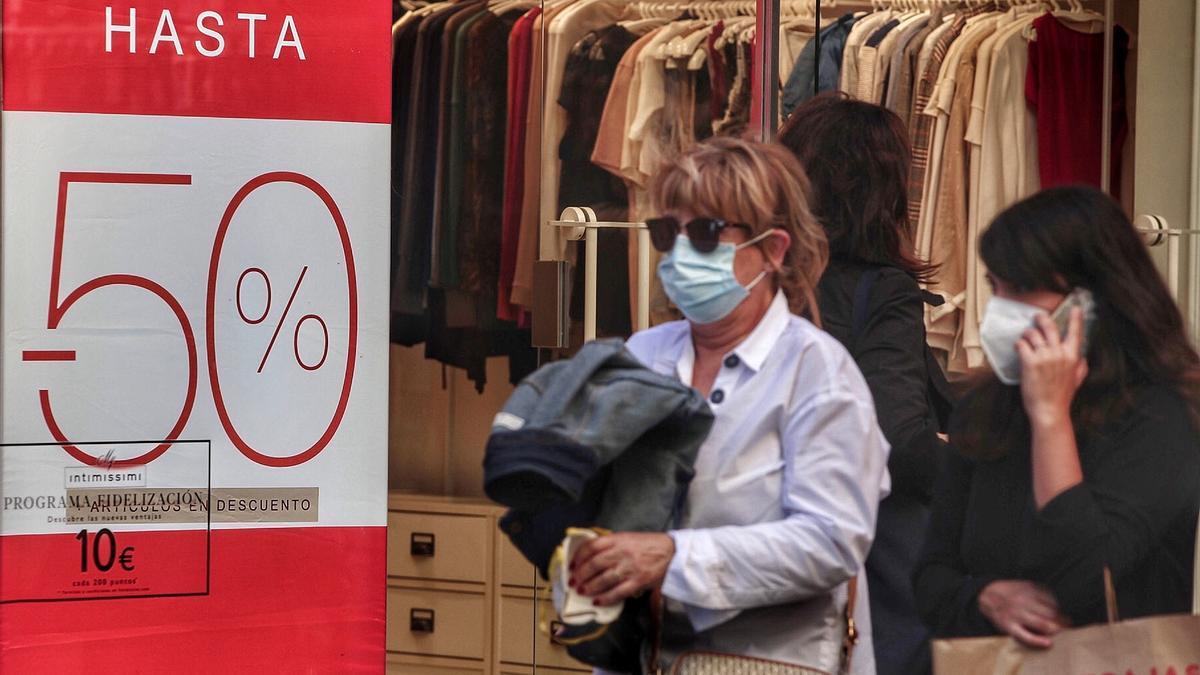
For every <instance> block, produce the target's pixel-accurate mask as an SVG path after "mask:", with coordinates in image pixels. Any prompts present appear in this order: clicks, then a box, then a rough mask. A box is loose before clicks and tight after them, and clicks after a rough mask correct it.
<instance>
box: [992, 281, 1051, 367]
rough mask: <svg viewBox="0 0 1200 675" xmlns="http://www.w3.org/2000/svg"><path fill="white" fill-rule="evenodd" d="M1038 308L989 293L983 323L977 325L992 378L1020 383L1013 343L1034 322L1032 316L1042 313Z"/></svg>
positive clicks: (1015, 343) (1015, 347)
mask: <svg viewBox="0 0 1200 675" xmlns="http://www.w3.org/2000/svg"><path fill="white" fill-rule="evenodd" d="M1042 311H1043V310H1042V308H1041V307H1035V306H1034V305H1027V304H1025V303H1023V302H1017V301H1016V300H1009V299H1008V298H1001V297H998V296H992V298H991V299H990V300H988V304H987V308H986V309H984V311H983V323H981V324H980V325H979V341H980V342H981V343H982V344H983V353H984V354H986V355H987V360H988V363H990V364H992V370H994V371H996V377H998V378H1000V381H1001V382H1003V383H1004V384H1007V385H1014V384H1019V383H1020V382H1021V357H1020V356H1019V355H1018V354H1017V342H1019V341H1020V340H1021V336H1022V335H1024V334H1025V331H1027V330H1029V329H1030V328H1032V327H1033V325H1034V319H1036V318H1037V315H1038V314H1041V313H1042Z"/></svg>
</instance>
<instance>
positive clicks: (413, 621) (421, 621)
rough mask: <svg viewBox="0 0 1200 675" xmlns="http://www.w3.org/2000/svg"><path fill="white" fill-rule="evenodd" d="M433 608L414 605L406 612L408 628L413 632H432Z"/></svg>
mask: <svg viewBox="0 0 1200 675" xmlns="http://www.w3.org/2000/svg"><path fill="white" fill-rule="evenodd" d="M433 618H434V614H433V610H432V609H421V608H419V607H414V608H413V609H412V611H410V612H409V613H408V629H409V630H410V631H412V632H414V633H432V632H433Z"/></svg>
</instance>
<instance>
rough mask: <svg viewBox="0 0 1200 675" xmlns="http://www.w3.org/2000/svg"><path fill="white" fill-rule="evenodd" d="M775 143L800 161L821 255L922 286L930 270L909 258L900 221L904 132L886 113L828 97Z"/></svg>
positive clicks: (796, 116) (904, 216)
mask: <svg viewBox="0 0 1200 675" xmlns="http://www.w3.org/2000/svg"><path fill="white" fill-rule="evenodd" d="M778 140H779V142H780V143H782V144H783V145H784V146H786V147H787V148H788V149H789V150H791V151H792V152H793V153H795V154H796V156H797V157H799V158H800V163H801V164H803V165H804V171H805V172H806V173H807V174H808V178H809V181H810V182H811V183H812V197H813V199H812V202H811V207H812V211H813V214H814V215H815V216H816V217H817V220H819V221H821V225H823V226H824V227H825V232H826V235H827V236H828V237H829V252H830V253H831V254H832V255H834V256H839V257H842V258H846V259H849V260H854V261H858V262H866V263H871V264H875V265H889V266H892V267H898V268H900V269H902V270H904V271H905V272H907V273H908V274H909V275H910V276H912V277H913V278H914V279H917V280H920V281H928V280H929V279H930V278H931V277H932V276H933V274H934V272H935V271H936V267H935V266H933V265H931V264H929V263H927V262H922V261H921V260H918V259H917V257H916V256H915V255H914V253H913V251H915V247H914V245H913V240H914V232H913V228H914V226H913V223H911V222H910V221H909V219H908V185H907V177H908V164H909V149H908V131H907V129H905V126H904V122H902V121H901V120H900V118H899V117H898V116H896V114H895V113H893V112H892V111H890V110H888V109H886V108H882V107H880V106H877V105H872V104H870V103H863V102H862V101H855V100H851V99H850V98H849V97H847V96H846V95H844V94H841V93H837V92H830V93H825V94H821V95H819V96H816V97H814V98H811V99H809V100H808V101H806V102H805V103H804V104H803V105H801V106H800V107H799V108H796V110H795V111H794V112H793V113H792V114H791V116H790V117H788V119H787V122H786V123H784V125H783V128H782V129H781V130H780V131H779V137H778Z"/></svg>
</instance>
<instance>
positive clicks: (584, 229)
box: [547, 206, 653, 342]
mask: <svg viewBox="0 0 1200 675" xmlns="http://www.w3.org/2000/svg"><path fill="white" fill-rule="evenodd" d="M547 225H549V226H550V227H551V228H553V230H552V232H553V236H555V237H556V238H557V239H558V240H559V241H561V242H563V243H564V245H565V242H567V241H580V240H583V242H584V257H583V260H584V262H583V279H584V281H583V340H584V342H590V341H592V340H595V339H596V266H597V265H598V264H599V261H598V259H597V249H598V248H599V240H600V230H603V229H615V230H634V231H635V232H636V233H637V261H638V273H637V300H638V302H637V322H636V325H635V326H634V330H635V331H641V330H646V329H647V328H649V327H650V275H651V274H652V273H653V270H651V269H650V230H649V229H647V228H646V224H645V223H623V222H613V221H601V220H597V219H596V212H595V211H593V210H592V209H590V208H587V207H577V206H572V207H568V208H567V209H566V210H564V211H563V212H562V215H561V216H559V219H558V220H552V221H550V222H549V223H547Z"/></svg>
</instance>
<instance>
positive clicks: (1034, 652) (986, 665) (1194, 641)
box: [933, 614, 1200, 675]
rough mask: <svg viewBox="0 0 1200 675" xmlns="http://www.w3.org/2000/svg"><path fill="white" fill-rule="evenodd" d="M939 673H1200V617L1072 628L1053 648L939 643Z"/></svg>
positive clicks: (1001, 641) (976, 641) (1002, 640)
mask: <svg viewBox="0 0 1200 675" xmlns="http://www.w3.org/2000/svg"><path fill="white" fill-rule="evenodd" d="M933 671H934V673H936V674H937V675H1200V616H1192V615H1190V614H1179V615H1170V616H1156V617H1148V618H1144V619H1134V620H1132V621H1120V622H1117V623H1111V624H1099V625H1095V626H1088V627H1085V628H1075V629H1072V630H1067V631H1064V632H1062V633H1059V634H1058V635H1056V636H1054V646H1053V647H1051V648H1050V649H1032V648H1028V647H1023V646H1021V645H1020V644H1019V643H1018V642H1017V641H1016V640H1013V639H1012V638H1009V637H985V638H965V639H958V640H935V641H934V642H933Z"/></svg>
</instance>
